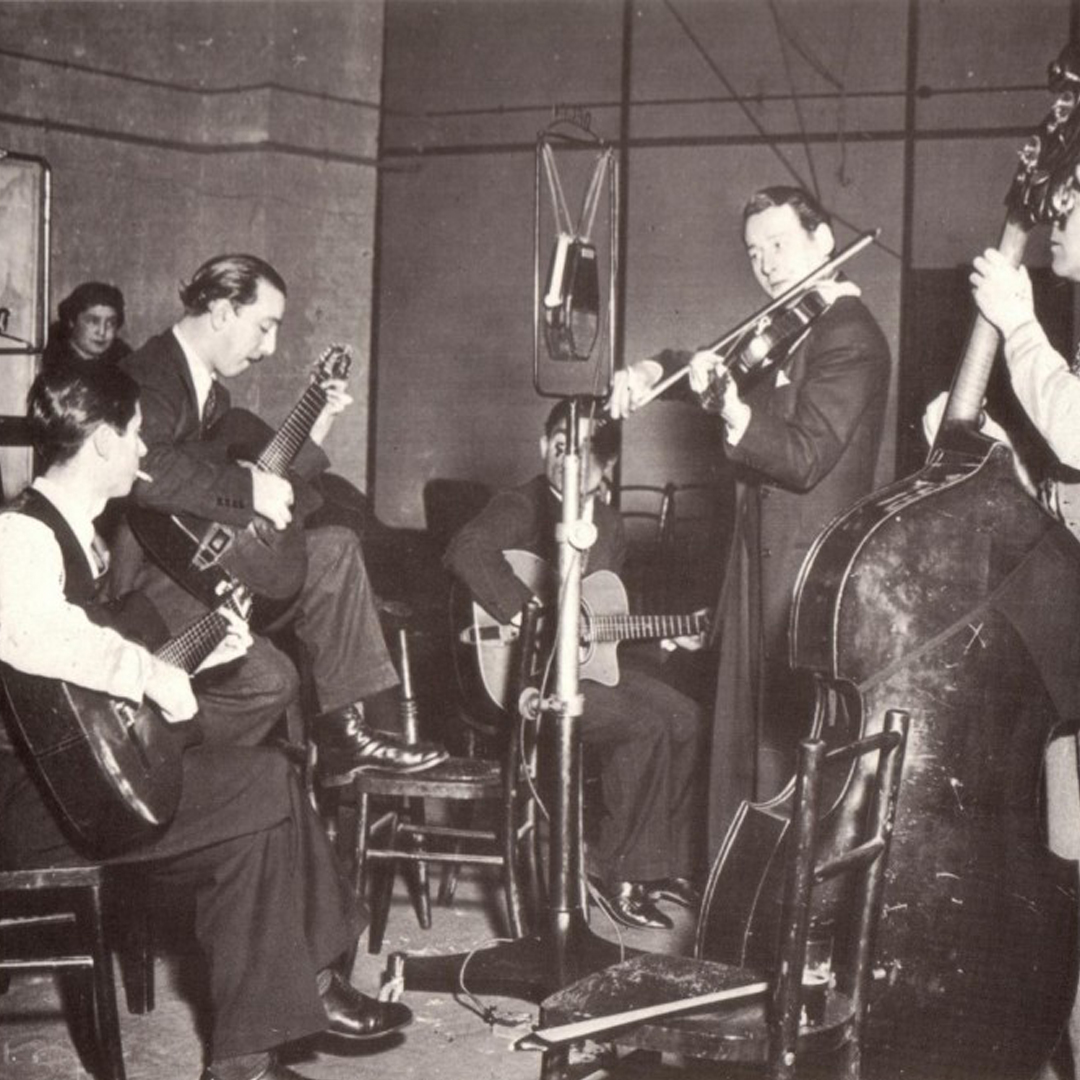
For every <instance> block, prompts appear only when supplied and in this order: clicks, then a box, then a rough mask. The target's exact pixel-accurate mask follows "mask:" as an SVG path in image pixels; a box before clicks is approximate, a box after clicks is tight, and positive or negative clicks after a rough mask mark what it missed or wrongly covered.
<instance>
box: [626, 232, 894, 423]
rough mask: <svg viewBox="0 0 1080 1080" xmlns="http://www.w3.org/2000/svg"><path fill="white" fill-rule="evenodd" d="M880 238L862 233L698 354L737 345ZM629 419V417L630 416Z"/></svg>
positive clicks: (662, 385)
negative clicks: (740, 339) (763, 321)
mask: <svg viewBox="0 0 1080 1080" xmlns="http://www.w3.org/2000/svg"><path fill="white" fill-rule="evenodd" d="M880 235H881V230H880V229H871V230H870V231H869V232H864V233H862V234H861V235H860V236H858V237H857V238H856V239H855V240H853V241H852V242H851V243H850V244H848V246H847V247H846V248H844V249H843V250H842V251H838V252H837V253H836V254H835V255H834V256H833V257H832V258H831V259H829V260H828V261H827V262H823V263H822V264H821V265H820V266H819V267H818V268H817V269H816V270H811V271H810V273H809V274H807V275H806V277H804V278H803V279H802V281H797V282H796V283H795V284H794V285H792V286H791V288H790V289H788V290H787V291H786V292H783V293H781V294H780V295H779V296H778V297H776V299H775V300H773V301H772V302H771V303H769V304H766V305H765V306H764V307H763V308H761V309H760V310H758V311H755V312H754V314H753V315H751V316H750V318H749V319H744V320H743V321H742V322H741V323H739V325H738V326H736V327H735V329H734V330H729V331H728V332H727V333H726V334H725V335H724V336H723V337H722V338H720V340H719V341H715V342H713V344H712V345H706V346H705V347H704V348H703V349H700V350H698V351H700V352H711V353H715V354H716V355H717V356H719V355H720V353H721V352H722V351H723V349H725V348H726V347H727V346H728V345H730V344H731V343H732V342H733V341H737V340H738V339H739V338H741V337H742V336H743V334H745V333H746V332H747V330H749V329H750V328H751V327H753V326H754V325H755V324H756V323H758V322H760V321H761V320H762V319H764V318H765V317H766V316H768V315H771V314H772V313H773V312H774V311H776V310H777V309H778V308H783V307H787V306H788V305H789V304H792V303H795V302H796V301H798V300H800V299H801V298H802V296H803V294H804V293H807V292H809V291H810V290H811V289H812V288H813V287H814V286H815V285H816V284H817V283H818V282H819V281H820V280H821V279H822V278H825V277H828V276H829V275H830V274H832V273H833V271H835V270H838V269H839V268H840V267H841V266H843V265H844V263H846V262H847V261H848V259H850V258H852V257H853V256H855V255H858V253H859V252H860V251H862V249H863V248H864V247H866V246H867V245H868V244H872V243H873V242H874V241H875V240H876V239H877V238H878V237H879V236H880ZM689 374H690V365H689V364H686V365H685V366H684V367H681V368H679V370H678V371H676V372H674V373H673V374H671V375H669V376H668V377H667V378H666V379H661V380H660V382H658V383H657V384H656V385H655V386H654V387H653V388H652V389H651V390H650V391H649V392H648V393H647V394H646V395H645V396H644V397H643V398H642V399H641V400H640V401H639V402H638V403H637V405H636V406H635V407H634V410H633V411H634V412H640V411H641V409H643V408H644V407H645V406H646V405H648V404H649V402H650V401H653V400H655V399H656V398H658V397H659V396H660V395H661V394H662V393H663V392H664V391H665V390H667V389H668V388H669V387H672V386H674V385H675V384H676V383H677V382H678V381H679V380H680V379H683V378H685V377H686V376H687V375H689ZM631 415H633V413H631Z"/></svg>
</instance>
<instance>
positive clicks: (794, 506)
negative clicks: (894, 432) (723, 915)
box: [709, 296, 889, 853]
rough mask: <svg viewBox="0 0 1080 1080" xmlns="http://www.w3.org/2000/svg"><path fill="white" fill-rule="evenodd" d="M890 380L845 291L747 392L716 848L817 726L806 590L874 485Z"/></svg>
mask: <svg viewBox="0 0 1080 1080" xmlns="http://www.w3.org/2000/svg"><path fill="white" fill-rule="evenodd" d="M888 388H889V346H888V343H887V342H886V340H885V337H884V335H883V334H882V332H881V330H880V328H879V327H878V325H877V323H876V321H875V320H874V318H873V316H872V315H871V314H870V312H869V311H868V310H867V308H866V306H865V305H864V304H863V303H862V301H861V300H859V299H857V298H855V297H851V296H845V297H841V298H839V299H838V300H837V301H836V302H835V303H834V304H833V305H832V306H831V307H830V308H829V309H827V310H826V311H825V312H824V313H823V314H822V315H820V316H819V317H818V318H817V319H816V320H815V321H814V322H813V323H812V324H811V327H810V331H809V333H808V334H806V336H804V337H803V338H802V339H801V340H799V341H797V342H796V343H795V344H794V347H793V348H792V349H791V351H790V352H789V354H788V356H787V358H786V360H784V361H783V362H782V363H781V364H780V365H778V366H777V367H776V368H774V369H773V370H772V371H770V372H768V373H766V374H765V375H763V376H762V377H761V378H760V380H759V381H758V382H757V383H756V384H754V385H753V386H752V387H750V388H749V389H747V391H746V392H745V394H744V400H745V401H746V402H747V403H748V404H749V405H750V407H751V409H752V418H751V420H750V424H749V426H748V427H747V429H746V432H745V433H744V435H743V437H742V439H740V440H739V442H738V444H737V445H735V446H730V445H727V444H726V443H725V448H726V451H727V455H728V457H729V459H730V460H731V461H732V462H733V463H734V464H735V465H736V466H737V469H738V483H737V485H736V522H735V528H734V531H733V538H732V547H731V552H730V554H729V558H728V565H727V571H726V574H725V578H724V585H723V588H722V591H721V597H720V605H719V611H718V613H717V620H716V625H717V627H718V629H719V634H720V670H719V680H718V683H717V697H716V714H715V720H714V727H713V751H712V768H711V783H710V788H709V791H710V810H709V827H710V828H709V847H710V851H711V852H712V853H715V852H716V851H717V849H718V848H719V846H720V844H721V842H722V840H723V838H724V835H725V833H726V831H727V828H728V825H729V824H730V822H731V818H732V816H733V815H734V812H735V810H736V809H737V808H738V805H739V803H740V801H741V800H743V799H745V798H753V799H757V800H760V799H763V798H767V797H769V796H771V795H773V794H775V793H776V792H777V791H778V790H779V788H780V787H782V786H783V784H784V783H785V782H786V781H787V780H788V779H789V778H790V776H791V775H792V770H793V766H794V751H795V748H796V746H797V744H798V741H799V739H800V738H802V737H804V736H805V735H806V734H808V721H809V717H808V716H807V715H806V713H805V711H804V710H800V709H799V707H798V706H797V705H796V703H795V702H794V701H793V700H792V698H791V696H790V679H789V677H788V617H789V615H790V611H791V596H792V590H793V588H794V585H795V582H796V578H797V577H798V573H799V568H800V567H801V565H802V561H803V559H804V557H805V556H806V553H807V551H808V550H809V548H810V545H811V544H812V543H813V541H814V539H815V537H816V536H817V535H818V533H820V532H821V530H822V529H823V528H824V527H825V526H826V525H828V524H829V522H830V521H831V520H832V519H833V518H834V517H836V515H837V514H839V513H840V512H841V511H843V510H845V509H846V508H847V507H849V506H850V505H851V504H852V503H853V502H855V501H856V500H857V499H859V498H860V497H861V496H863V495H865V494H867V493H868V492H870V491H871V490H872V488H873V485H874V468H875V465H876V463H877V456H878V448H879V445H880V442H881V430H882V423H883V420H884V415H885V402H886V398H887V396H888ZM800 711H801V712H802V714H801V715H800V714H799V713H800Z"/></svg>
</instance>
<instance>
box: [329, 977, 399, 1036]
mask: <svg viewBox="0 0 1080 1080" xmlns="http://www.w3.org/2000/svg"><path fill="white" fill-rule="evenodd" d="M322 1003H323V1008H324V1009H326V1015H327V1017H328V1018H329V1020H330V1023H329V1025H328V1027H327V1031H329V1032H330V1033H331V1034H332V1035H342V1036H344V1037H345V1038H348V1039H380V1038H382V1037H383V1036H384V1035H389V1034H390V1033H391V1032H392V1031H400V1030H401V1028H403V1027H405V1026H406V1025H408V1024H411V1023H412V1018H413V1014H412V1010H411V1009H410V1008H409V1007H408V1005H402V1003H401V1002H400V1001H378V1000H376V999H375V998H373V997H368V996H367V994H362V993H360V991H359V990H357V989H356V987H355V986H353V985H352V984H351V983H350V982H347V981H346V980H345V979H343V978H342V977H341V976H340V975H338V974H337V973H336V972H335V973H334V975H333V977H332V978H331V980H330V986H329V987H328V988H327V989H326V990H325V991H324V992H323V995H322Z"/></svg>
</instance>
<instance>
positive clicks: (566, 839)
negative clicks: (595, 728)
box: [548, 399, 595, 986]
mask: <svg viewBox="0 0 1080 1080" xmlns="http://www.w3.org/2000/svg"><path fill="white" fill-rule="evenodd" d="M580 511H581V456H580V438H579V432H578V402H577V400H576V399H573V400H571V402H570V418H569V422H568V424H567V432H566V455H565V456H564V458H563V483H562V520H561V521H560V523H559V525H558V526H557V528H556V540H557V541H558V547H559V612H558V616H559V619H558V628H557V637H556V648H555V701H554V703H553V705H552V708H551V710H550V711H551V713H552V716H553V719H554V721H555V755H554V757H555V775H554V777H553V787H554V792H553V799H552V807H551V900H550V905H549V911H548V919H549V933H550V940H551V944H552V945H553V948H552V951H551V960H552V964H553V965H554V968H553V971H552V978H553V980H554V985H555V986H564V985H566V983H567V982H569V981H570V979H571V978H572V977H573V974H574V970H573V964H574V960H575V959H577V960H580V957H576V958H575V955H574V953H575V950H574V940H575V937H576V932H577V931H578V930H580V929H584V926H585V920H584V912H583V910H582V902H581V882H582V880H583V872H584V865H583V858H582V844H581V714H582V710H583V699H582V695H581V692H580V688H579V685H578V659H579V658H578V652H579V642H580V626H579V620H580V615H581V562H582V557H583V553H584V551H586V550H587V549H588V548H589V547H591V546H592V535H590V534H591V533H594V532H595V530H593V529H592V528H591V526H588V525H586V524H585V523H584V522H582V521H580V520H579V518H580Z"/></svg>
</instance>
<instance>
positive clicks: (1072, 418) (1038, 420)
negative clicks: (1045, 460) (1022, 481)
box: [1005, 319, 1080, 469]
mask: <svg viewBox="0 0 1080 1080" xmlns="http://www.w3.org/2000/svg"><path fill="white" fill-rule="evenodd" d="M1005 362H1006V363H1007V364H1008V365H1009V374H1010V375H1011V377H1012V384H1013V389H1014V390H1015V391H1016V396H1017V398H1018V399H1019V400H1020V404H1021V405H1023V406H1024V409H1025V411H1026V412H1027V414H1028V416H1030V417H1031V421H1032V423H1033V424H1034V425H1035V427H1036V428H1038V430H1039V433H1040V434H1041V435H1042V436H1043V438H1045V439H1046V441H1047V443H1048V444H1049V446H1050V449H1051V450H1053V452H1054V454H1055V455H1056V456H1057V458H1058V460H1059V461H1060V462H1061V463H1062V464H1063V465H1068V466H1069V467H1070V468H1073V469H1080V379H1078V378H1077V377H1076V376H1075V375H1074V374H1073V373H1072V372H1071V371H1070V370H1069V365H1068V364H1067V363H1066V362H1065V358H1064V357H1063V356H1062V355H1061V353H1059V352H1057V350H1055V349H1054V347H1053V346H1052V345H1051V344H1050V342H1049V340H1048V339H1047V336H1046V333H1045V332H1044V331H1043V328H1042V327H1041V326H1040V325H1039V324H1038V323H1037V322H1036V321H1035V320H1034V319H1032V320H1030V321H1029V322H1026V323H1024V324H1023V325H1021V326H1018V327H1017V328H1016V329H1015V330H1014V331H1013V332H1012V333H1011V334H1010V335H1009V337H1008V339H1007V340H1006V342H1005Z"/></svg>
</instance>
